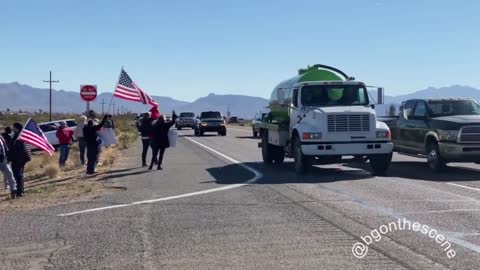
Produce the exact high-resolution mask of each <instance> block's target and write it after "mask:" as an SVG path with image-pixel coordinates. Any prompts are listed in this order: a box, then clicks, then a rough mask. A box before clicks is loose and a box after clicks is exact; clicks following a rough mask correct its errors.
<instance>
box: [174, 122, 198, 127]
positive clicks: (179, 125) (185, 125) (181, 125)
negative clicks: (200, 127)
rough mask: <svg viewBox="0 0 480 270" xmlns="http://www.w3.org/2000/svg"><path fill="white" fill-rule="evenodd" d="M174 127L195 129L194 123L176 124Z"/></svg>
mask: <svg viewBox="0 0 480 270" xmlns="http://www.w3.org/2000/svg"><path fill="white" fill-rule="evenodd" d="M175 126H176V127H189V128H194V127H195V123H193V124H176V125H175Z"/></svg>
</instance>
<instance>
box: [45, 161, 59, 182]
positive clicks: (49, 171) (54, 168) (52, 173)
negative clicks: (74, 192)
mask: <svg viewBox="0 0 480 270" xmlns="http://www.w3.org/2000/svg"><path fill="white" fill-rule="evenodd" d="M60 171H61V170H60V167H58V164H56V163H50V164H48V165H47V166H46V167H45V174H46V175H47V176H48V177H50V178H51V179H53V178H56V177H57V176H58V175H59V174H60Z"/></svg>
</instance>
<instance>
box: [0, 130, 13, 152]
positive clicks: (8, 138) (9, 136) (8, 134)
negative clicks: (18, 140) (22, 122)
mask: <svg viewBox="0 0 480 270" xmlns="http://www.w3.org/2000/svg"><path fill="white" fill-rule="evenodd" d="M2 137H3V140H4V141H5V142H6V143H7V147H8V148H11V147H12V143H13V131H12V128H11V127H6V128H5V132H4V133H2Z"/></svg>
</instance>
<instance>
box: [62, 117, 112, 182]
mask: <svg viewBox="0 0 480 270" xmlns="http://www.w3.org/2000/svg"><path fill="white" fill-rule="evenodd" d="M102 127H105V128H107V127H108V128H112V129H113V128H114V123H113V119H112V116H111V115H106V116H105V117H104V118H103V120H102V121H101V122H99V121H98V119H96V118H95V115H94V114H93V113H91V115H90V117H88V118H87V117H86V116H84V115H82V116H80V119H79V121H78V123H77V126H76V127H75V130H72V129H70V128H68V127H67V124H66V123H65V122H62V123H60V127H59V128H58V129H57V133H56V136H57V138H58V143H59V147H58V148H59V152H60V158H59V162H58V163H59V166H60V168H63V167H65V163H66V162H67V160H68V156H69V152H70V147H71V145H72V143H73V140H74V139H77V140H78V150H79V153H80V163H81V164H82V166H84V168H86V169H87V174H89V175H90V174H94V173H95V167H96V165H97V164H99V159H100V150H101V145H102V140H101V138H100V136H99V135H98V131H99V130H100V129H101V128H102ZM85 154H86V156H87V160H86V162H85Z"/></svg>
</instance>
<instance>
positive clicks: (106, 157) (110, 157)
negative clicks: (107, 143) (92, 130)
mask: <svg viewBox="0 0 480 270" xmlns="http://www.w3.org/2000/svg"><path fill="white" fill-rule="evenodd" d="M116 155H117V154H116V153H115V151H114V150H113V148H107V149H106V150H105V151H103V152H102V163H103V164H105V165H112V164H113V163H114V162H115V158H116Z"/></svg>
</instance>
